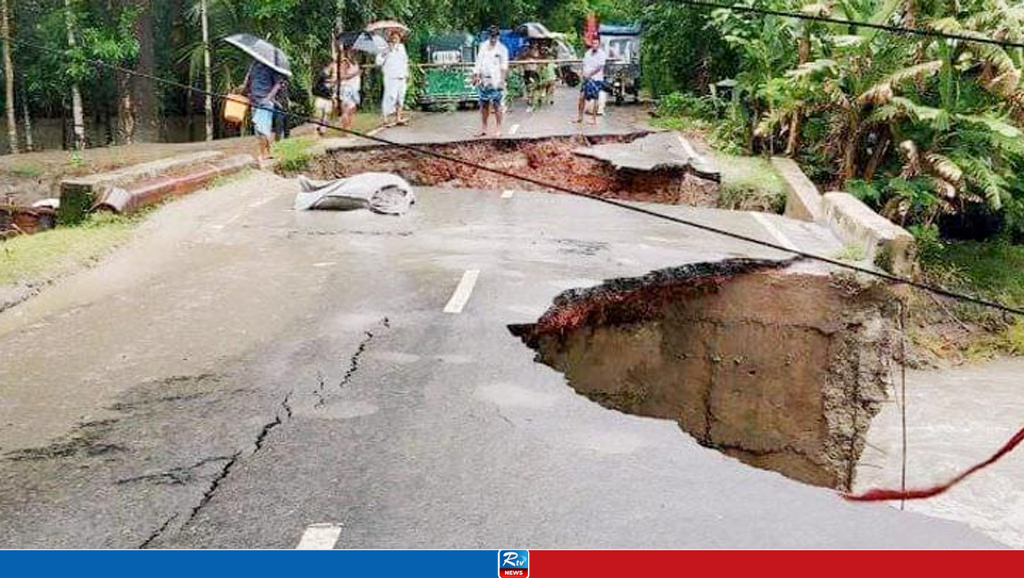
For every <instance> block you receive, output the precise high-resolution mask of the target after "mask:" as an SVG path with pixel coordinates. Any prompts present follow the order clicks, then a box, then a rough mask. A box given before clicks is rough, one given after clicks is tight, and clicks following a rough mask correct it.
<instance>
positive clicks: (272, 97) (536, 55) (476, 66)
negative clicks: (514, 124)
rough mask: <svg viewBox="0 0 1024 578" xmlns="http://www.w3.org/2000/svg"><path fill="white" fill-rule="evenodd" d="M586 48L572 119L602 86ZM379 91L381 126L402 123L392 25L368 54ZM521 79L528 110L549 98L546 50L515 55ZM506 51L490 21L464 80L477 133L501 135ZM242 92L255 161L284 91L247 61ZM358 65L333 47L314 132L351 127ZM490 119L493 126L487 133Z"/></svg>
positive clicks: (398, 42) (402, 52)
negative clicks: (472, 94)
mask: <svg viewBox="0 0 1024 578" xmlns="http://www.w3.org/2000/svg"><path fill="white" fill-rule="evenodd" d="M587 44H588V48H587V52H586V54H585V56H584V57H583V63H582V78H581V80H582V86H581V89H580V96H579V103H578V104H579V106H578V113H579V114H578V117H577V118H576V119H575V120H574V122H576V123H583V121H584V113H585V112H586V110H587V107H588V105H590V109H591V111H592V114H593V118H592V120H591V123H592V124H596V122H597V115H598V114H599V112H600V111H599V107H598V105H597V101H598V100H599V97H600V93H601V91H602V90H603V88H604V68H605V64H606V62H607V61H608V58H609V55H608V53H607V52H606V51H605V50H604V49H603V48H601V45H600V42H599V40H598V38H597V37H596V36H594V37H591V38H589V39H588V42H587ZM375 60H376V64H377V66H379V67H380V69H381V73H382V78H383V83H384V87H383V88H384V90H383V97H382V101H381V114H382V115H383V119H384V126H395V125H404V124H406V123H407V122H408V118H407V116H406V114H405V99H406V95H407V91H408V83H409V55H408V53H407V52H406V49H405V44H404V43H403V34H402V32H400V31H397V30H393V31H390V32H389V33H388V34H387V45H386V47H382V48H381V49H380V50H379V51H377V54H376V59H375ZM521 60H523V61H524V62H523V64H522V66H523V78H524V81H525V84H526V89H527V100H528V106H529V109H528V110H531V111H532V110H533V109H534V108H535V107H538V106H541V105H543V104H545V103H552V102H553V101H554V90H555V84H556V81H557V70H556V67H555V64H554V61H553V59H552V58H550V55H548V54H545V52H544V49H543V48H541V47H540V46H536V45H535V46H532V47H531V48H529V49H528V50H527V51H526V52H525V53H524V56H523V57H522V59H521ZM508 75H509V52H508V48H506V46H505V45H504V44H503V43H502V42H501V34H500V30H499V28H498V27H497V26H491V27H490V28H489V29H488V34H487V41H485V42H484V43H483V44H482V45H480V47H479V49H478V51H477V54H476V59H475V61H474V63H473V70H472V82H473V85H474V86H475V87H476V89H477V92H478V100H479V105H480V113H481V128H480V132H479V133H478V136H488V135H490V134H493V135H494V136H500V135H501V125H502V120H503V117H504V112H505V96H506V94H505V93H506V89H507V86H508ZM244 90H245V92H246V94H247V96H248V97H249V100H250V102H251V103H252V104H253V112H252V124H253V129H254V132H255V133H256V135H257V136H258V137H259V139H260V159H261V160H262V159H266V158H268V157H269V156H270V143H271V142H272V140H273V137H274V134H275V117H277V116H281V117H282V118H283V115H280V114H276V112H277V111H280V110H281V108H282V107H281V105H280V104H279V102H280V99H281V97H282V96H283V95H285V94H286V92H285V91H287V80H286V79H285V77H284V76H283V75H281V74H280V73H278V72H277V71H275V70H274V69H272V68H271V67H269V66H266V65H265V64H263V63H260V62H255V63H253V65H252V66H251V67H250V68H249V71H248V72H247V74H246V78H245V87H244ZM361 91H362V68H361V66H360V64H359V61H358V58H357V56H356V52H355V50H354V49H353V48H352V47H350V46H341V47H340V49H339V50H338V53H337V56H336V57H335V58H334V60H333V61H332V62H331V63H329V64H328V65H327V66H325V67H324V69H323V70H322V72H321V73H320V75H319V78H318V80H317V82H316V85H315V87H314V90H313V92H314V94H315V96H316V101H315V105H314V107H315V110H316V112H317V116H318V118H319V120H320V124H319V126H318V127H317V132H318V134H321V135H323V134H325V132H326V129H325V125H327V124H329V123H330V122H333V120H334V118H335V117H337V116H340V120H341V128H342V129H344V130H345V131H351V130H352V127H353V123H354V120H355V114H356V111H357V110H358V108H359V105H360V102H361ZM491 118H493V119H494V129H493V133H492V132H491V129H490V125H491Z"/></svg>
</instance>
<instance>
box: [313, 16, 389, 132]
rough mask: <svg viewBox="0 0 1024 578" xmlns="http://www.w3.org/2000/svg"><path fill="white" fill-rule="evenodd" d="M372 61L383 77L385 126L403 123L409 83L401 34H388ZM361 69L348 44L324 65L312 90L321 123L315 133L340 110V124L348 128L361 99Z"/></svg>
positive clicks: (350, 128) (321, 130) (382, 103)
mask: <svg viewBox="0 0 1024 578" xmlns="http://www.w3.org/2000/svg"><path fill="white" fill-rule="evenodd" d="M376 64H377V66H379V67H380V69H381V75H382V77H383V79H384V95H383V98H382V100H381V114H382V115H383V117H384V124H385V126H394V125H401V124H406V123H407V122H408V118H407V117H406V115H405V97H406V93H407V91H408V86H409V55H408V53H407V52H406V50H405V44H404V43H403V42H402V34H401V33H400V32H397V31H394V32H391V33H390V34H389V35H388V43H387V47H386V48H384V49H383V50H381V51H380V52H379V53H378V54H377V56H376ZM361 91H362V68H361V67H360V65H359V62H358V60H357V58H356V52H355V50H353V49H352V48H351V47H344V46H343V47H342V48H341V50H340V51H339V54H338V57H337V59H336V60H335V61H334V62H331V63H329V64H328V65H327V66H325V67H324V69H323V71H322V72H321V73H320V77H319V79H318V80H317V85H316V88H315V89H314V91H313V92H314V93H315V95H316V103H315V108H316V111H317V115H318V116H319V119H320V122H321V125H320V126H318V127H317V132H318V133H319V134H321V135H323V134H324V133H325V132H326V129H325V128H324V126H323V124H327V122H328V120H329V119H331V118H333V117H334V116H335V113H336V112H340V116H341V127H342V129H344V130H346V131H350V130H352V125H353V122H354V120H355V114H356V110H357V109H358V108H359V105H360V102H361V95H360V94H361Z"/></svg>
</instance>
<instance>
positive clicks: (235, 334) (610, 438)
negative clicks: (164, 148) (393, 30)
mask: <svg viewBox="0 0 1024 578" xmlns="http://www.w3.org/2000/svg"><path fill="white" fill-rule="evenodd" d="M296 190H297V185H296V184H295V183H293V182H291V181H287V180H284V179H280V178H278V177H275V176H272V175H267V174H264V173H254V174H252V175H250V176H249V177H248V178H246V179H243V180H240V181H237V182H234V183H231V184H229V185H226V186H223V187H221V188H218V189H215V190H209V191H204V192H201V193H198V194H196V195H194V196H191V197H189V198H187V199H184V200H182V201H179V202H176V203H173V204H171V205H168V206H165V207H163V208H162V209H160V210H159V211H158V212H156V213H155V215H154V216H153V217H152V218H151V219H150V220H149V221H148V222H147V223H146V224H145V225H144V226H143V228H142V230H141V231H140V232H139V234H138V236H137V238H136V240H135V241H134V242H133V243H132V244H131V245H130V246H129V247H127V248H125V249H123V250H122V251H120V252H118V253H117V254H115V255H114V256H112V257H111V258H109V259H108V260H106V261H105V262H104V263H103V264H101V265H100V266H98V267H97V268H95V269H93V270H90V271H87V272H84V273H82V274H80V275H77V276H75V277H72V278H69V279H67V280H65V281H63V282H61V283H59V284H58V285H56V286H54V287H52V288H49V289H48V290H46V291H44V292H43V293H42V294H41V295H39V296H38V297H36V298H34V299H32V300H30V301H28V302H26V303H24V304H22V305H20V306H18V307H16V308H14V309H11V310H9V311H7V312H5V313H3V314H2V315H0V351H2V352H3V358H4V359H6V360H16V362H13V363H11V362H7V363H4V364H2V365H0V520H2V522H3V523H0V547H5V548H37V547H38V548H56V547H60V548H109V547H117V548H140V547H148V548H229V547H230V548H293V547H295V546H296V544H297V543H298V542H299V539H300V537H301V536H302V534H303V531H304V530H305V529H306V528H308V527H309V526H311V525H313V524H319V523H334V524H341V533H340V536H339V538H338V542H337V547H339V548H390V547H413V548H420V547H442V548H443V547H458V548H474V547H488V548H491V547H519V546H522V547H531V548H554V547H558V548H576V547H626V548H640V547H653V548H697V547H703V548H783V547H785V548H821V547H836V548H868V547H870V548H893V547H913V548H949V547H961V548H972V547H997V546H998V544H996V543H994V542H992V541H990V540H988V539H987V538H985V537H983V536H981V535H979V534H978V533H976V532H974V531H972V530H970V529H969V528H967V527H966V526H964V525H961V524H956V523H951V522H945V521H940V520H937V519H932V518H927V517H924V516H921V515H917V514H910V513H901V512H899V511H897V510H895V509H893V508H890V507H887V506H880V505H862V504H848V503H845V502H844V501H843V500H841V499H840V498H839V497H838V496H836V495H834V494H833V493H832V492H829V491H827V490H823V489H820V488H812V487H808V486H803V485H801V484H798V483H796V482H793V481H790V480H788V479H785V478H783V477H781V476H780V475H777V474H774V473H771V472H766V471H760V470H755V469H752V468H749V467H747V466H745V465H743V464H741V463H739V462H737V461H735V460H732V459H729V458H727V457H724V456H722V455H721V454H719V453H717V452H715V451H713V450H709V449H706V448H702V447H700V446H698V445H697V444H696V443H695V442H694V441H693V440H691V439H690V438H688V437H687V436H686V435H685V434H684V433H682V432H681V431H680V430H679V428H678V427H677V426H676V425H675V424H674V423H670V422H666V421H660V420H654V419H646V418H639V417H634V416H628V415H624V414H619V413H616V412H612V411H608V410H605V409H603V408H601V407H600V406H598V405H597V404H595V403H593V402H590V401H589V400H587V399H585V398H583V397H581V396H578V395H576V394H575V393H574V392H573V390H572V389H571V388H569V387H568V386H566V385H565V381H564V379H563V377H562V376H561V375H560V374H558V373H556V372H554V371H553V370H551V369H549V368H547V367H546V366H543V365H540V364H537V363H535V362H534V360H533V352H532V351H530V350H529V349H528V348H526V347H525V346H523V345H522V344H521V343H520V342H519V340H518V339H517V338H515V337H513V336H512V335H511V334H510V333H509V331H508V329H507V326H508V325H509V324H515V323H530V322H534V321H535V320H536V319H537V318H538V317H539V316H540V315H541V314H542V313H543V312H544V311H545V310H546V308H547V307H548V306H549V305H550V304H551V301H552V299H553V298H554V297H555V296H556V295H557V294H558V293H559V292H561V291H563V290H565V289H568V288H573V287H581V286H587V285H591V284H596V283H597V282H599V281H600V280H602V279H605V278H610V277H616V276H638V275H641V274H644V273H647V272H648V271H650V270H652V269H658V268H663V267H668V266H677V265H681V264H684V263H689V262H700V261H707V260H715V259H721V258H725V257H734V256H748V257H761V258H781V257H782V255H780V254H778V253H774V252H771V251H768V250H763V249H751V248H750V247H747V246H744V245H740V244H738V243H736V242H732V241H727V240H722V239H718V238H713V237H711V236H709V235H708V234H705V233H702V232H698V231H691V230H687V229H685V228H683V227H679V226H677V225H671V224H668V223H659V222H655V221H651V220H649V219H646V218H643V217H641V216H639V215H633V214H623V213H621V212H617V211H616V210H615V209H613V208H610V207H607V206H602V205H599V204H596V203H589V202H587V201H586V200H583V199H578V198H571V197H567V196H562V195H553V194H544V193H517V194H516V195H515V196H514V197H513V198H508V199H506V198H502V197H501V192H500V191H487V192H482V191H443V190H430V189H425V190H420V191H418V196H419V203H418V204H417V205H416V206H415V208H414V209H413V211H412V212H411V213H410V214H409V215H407V216H405V217H402V218H388V217H382V216H376V215H372V214H370V213H367V212H358V213H344V214H342V213H301V214H297V213H294V212H293V211H291V210H290V206H291V203H292V199H293V196H294V194H295V192H296ZM659 210H663V211H665V212H670V213H677V214H682V215H686V216H688V217H693V218H698V219H700V220H701V221H702V222H705V223H708V224H712V225H716V226H722V227H726V228H730V229H732V230H736V231H740V232H743V233H745V234H749V235H754V236H758V237H759V238H763V239H765V240H771V239H773V238H774V237H773V235H777V234H778V231H774V232H773V231H769V230H767V229H765V227H764V225H763V221H760V220H758V219H755V218H754V217H753V216H751V215H749V214H745V213H734V212H721V211H709V210H694V209H688V208H685V207H660V208H659ZM777 225H778V226H779V227H780V228H781V230H783V231H784V232H786V233H787V234H791V235H792V238H793V239H794V240H797V242H799V240H800V239H810V238H812V237H814V235H816V234H819V233H820V232H815V231H811V230H809V229H808V228H807V227H806V226H804V225H797V224H790V223H785V222H782V221H781V220H780V221H779V222H778V223H777ZM580 248H585V250H581V249H580ZM467 270H479V271H480V275H479V280H478V281H477V282H476V284H475V287H473V289H472V293H471V295H470V297H469V300H468V302H467V305H466V307H465V309H464V310H463V311H462V312H461V313H459V314H448V313H444V312H443V308H444V307H445V304H446V302H447V301H448V300H449V298H450V297H451V296H452V293H453V291H454V290H455V288H456V286H457V284H458V283H459V281H460V279H461V278H462V277H463V274H464V273H465V272H466V271H467Z"/></svg>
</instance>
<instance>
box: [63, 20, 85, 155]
mask: <svg viewBox="0 0 1024 578" xmlns="http://www.w3.org/2000/svg"><path fill="white" fill-rule="evenodd" d="M64 9H65V10H66V11H67V13H66V14H65V15H64V20H65V22H66V23H67V27H68V46H69V47H70V48H72V49H74V48H75V14H74V11H73V10H72V8H71V0H64ZM83 117H84V112H83V109H82V91H80V90H79V89H78V81H72V83H71V118H72V122H73V123H74V134H75V143H74V146H75V148H76V149H78V150H82V149H84V148H85V119H84V118H83Z"/></svg>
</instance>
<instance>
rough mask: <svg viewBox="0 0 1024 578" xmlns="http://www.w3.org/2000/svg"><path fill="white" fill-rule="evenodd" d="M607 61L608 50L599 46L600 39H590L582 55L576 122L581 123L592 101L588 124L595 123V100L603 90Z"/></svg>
mask: <svg viewBox="0 0 1024 578" xmlns="http://www.w3.org/2000/svg"><path fill="white" fill-rule="evenodd" d="M607 62H608V52H607V51H605V49H604V48H601V39H600V38H597V37H594V38H592V39H591V40H590V48H589V49H587V53H586V54H585V55H584V56H583V86H582V87H581V88H580V101H579V116H578V117H577V118H576V121H575V122H576V123H577V124H582V123H583V113H584V111H585V110H586V108H587V103H588V102H594V106H593V107H592V108H591V113H592V120H591V122H590V124H597V112H598V110H597V102H596V101H597V100H598V98H599V97H600V96H601V91H602V90H604V65H605V64H606V63H607Z"/></svg>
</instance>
